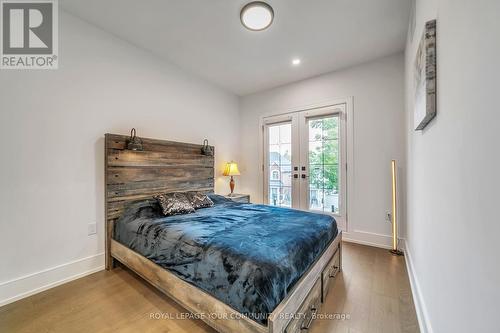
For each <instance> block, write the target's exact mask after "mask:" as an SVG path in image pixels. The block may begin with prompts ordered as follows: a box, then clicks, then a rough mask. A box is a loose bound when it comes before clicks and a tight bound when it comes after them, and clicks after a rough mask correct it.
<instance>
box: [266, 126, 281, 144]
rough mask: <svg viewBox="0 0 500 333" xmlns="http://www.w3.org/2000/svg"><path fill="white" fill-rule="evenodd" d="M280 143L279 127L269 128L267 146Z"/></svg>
mask: <svg viewBox="0 0 500 333" xmlns="http://www.w3.org/2000/svg"><path fill="white" fill-rule="evenodd" d="M279 142H280V128H279V126H270V127H269V144H270V145H277V144H279Z"/></svg>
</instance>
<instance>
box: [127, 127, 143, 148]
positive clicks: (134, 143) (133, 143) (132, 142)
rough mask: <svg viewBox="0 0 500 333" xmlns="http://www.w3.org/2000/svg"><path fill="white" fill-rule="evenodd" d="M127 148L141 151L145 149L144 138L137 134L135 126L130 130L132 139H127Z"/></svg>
mask: <svg viewBox="0 0 500 333" xmlns="http://www.w3.org/2000/svg"><path fill="white" fill-rule="evenodd" d="M127 149H129V150H135V151H140V150H143V147H142V140H141V139H140V138H139V137H137V136H136V135H135V128H132V130H131V131H130V139H128V141H127Z"/></svg>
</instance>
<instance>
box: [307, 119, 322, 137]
mask: <svg viewBox="0 0 500 333" xmlns="http://www.w3.org/2000/svg"><path fill="white" fill-rule="evenodd" d="M322 129H323V120H322V119H319V120H318V119H313V120H310V121H309V141H321V138H322V135H323V134H322Z"/></svg>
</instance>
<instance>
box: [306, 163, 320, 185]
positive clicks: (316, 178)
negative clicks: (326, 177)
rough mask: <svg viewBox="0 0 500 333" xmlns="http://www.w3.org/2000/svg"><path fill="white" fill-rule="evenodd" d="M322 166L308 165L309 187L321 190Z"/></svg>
mask: <svg viewBox="0 0 500 333" xmlns="http://www.w3.org/2000/svg"><path fill="white" fill-rule="evenodd" d="M323 183H324V181H323V165H321V164H316V165H313V164H309V186H310V187H311V188H315V189H323Z"/></svg>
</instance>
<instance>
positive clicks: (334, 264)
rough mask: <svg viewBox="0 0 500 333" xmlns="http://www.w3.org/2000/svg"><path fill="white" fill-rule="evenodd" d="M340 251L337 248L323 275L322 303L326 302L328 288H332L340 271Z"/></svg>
mask: <svg viewBox="0 0 500 333" xmlns="http://www.w3.org/2000/svg"><path fill="white" fill-rule="evenodd" d="M339 256H340V251H339V248H337V251H335V253H334V254H333V256H332V258H331V259H330V261H329V262H328V264H327V265H326V267H325V269H324V270H323V272H322V273H321V291H322V292H321V302H324V301H325V299H326V295H327V294H328V288H329V287H330V283H331V282H332V281H333V279H334V278H335V276H336V275H337V273H338V272H339V270H340V261H339V259H340V258H339Z"/></svg>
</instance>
